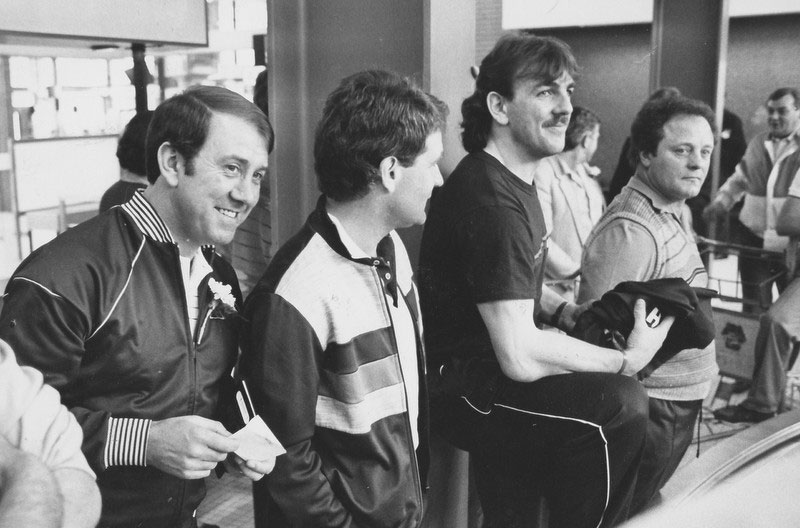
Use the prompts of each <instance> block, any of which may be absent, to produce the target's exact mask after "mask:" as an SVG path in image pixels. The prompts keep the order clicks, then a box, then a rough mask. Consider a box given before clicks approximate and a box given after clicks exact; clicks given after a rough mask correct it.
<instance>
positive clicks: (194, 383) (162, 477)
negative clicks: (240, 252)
mask: <svg viewBox="0 0 800 528" xmlns="http://www.w3.org/2000/svg"><path fill="white" fill-rule="evenodd" d="M273 140H274V137H273V132H272V128H271V126H270V124H269V121H268V120H267V117H266V116H265V115H264V114H263V113H262V112H261V111H260V110H259V109H258V108H257V107H256V106H255V105H253V104H252V103H250V102H249V101H247V100H246V99H244V98H243V97H241V96H239V95H237V94H235V93H233V92H231V91H229V90H226V89H224V88H219V87H211V86H196V87H191V88H189V89H187V90H186V91H185V92H183V93H182V94H179V95H176V96H174V97H172V98H170V99H168V100H167V101H165V102H164V103H163V104H161V105H160V106H159V107H158V108H157V109H156V110H155V112H154V114H153V117H152V121H151V123H150V128H149V132H148V136H147V143H146V151H145V152H146V157H147V160H146V162H147V174H148V179H149V182H150V185H149V187H148V188H147V189H146V190H144V191H143V192H140V193H137V194H136V195H135V196H134V197H133V198H132V199H131V200H130V201H128V202H127V203H125V204H123V205H122V206H120V207H114V208H112V209H110V210H109V211H106V212H105V213H103V214H101V215H99V216H98V217H96V218H94V219H91V220H89V221H87V222H85V223H83V224H81V225H79V226H77V227H74V228H72V229H70V230H68V231H66V232H65V233H63V234H61V235H60V236H58V237H57V238H56V239H55V240H53V241H51V242H50V243H48V244H46V245H44V246H42V247H41V248H39V249H37V250H36V251H34V252H33V253H32V254H31V255H30V256H28V258H26V259H25V260H24V261H23V262H22V264H20V266H19V268H18V269H17V270H16V271H15V272H14V275H13V277H12V278H11V280H10V281H9V283H8V287H7V289H6V293H5V302H4V306H3V309H2V313H0V338H2V339H4V340H5V341H7V342H8V343H9V345H11V347H12V348H13V349H14V351H15V352H16V355H17V359H18V360H19V362H20V363H21V364H23V365H29V366H33V367H35V368H37V369H38V370H40V371H41V372H42V373H43V374H44V379H45V382H46V383H48V384H50V385H52V386H53V387H55V388H56V389H57V390H58V391H59V392H60V393H61V398H62V401H63V403H64V404H65V405H66V406H67V407H68V408H69V410H70V411H71V412H72V413H73V414H74V415H75V416H76V418H77V420H78V423H79V424H80V425H81V427H82V429H83V435H84V441H83V452H84V454H85V455H86V458H87V459H88V461H89V464H90V466H91V468H92V469H93V470H94V472H95V473H96V474H97V478H98V485H99V487H100V492H101V495H102V502H103V508H102V516H101V520H100V526H103V527H123V526H124V527H127V526H147V527H148V528H154V527H164V528H174V527H187V528H188V527H193V526H196V525H197V521H196V518H195V512H196V509H197V507H198V505H199V504H200V502H201V500H202V499H203V497H204V496H205V485H204V480H203V479H204V477H206V476H208V475H209V473H210V471H211V470H212V469H215V467H216V466H217V465H218V464H219V463H220V462H223V461H224V462H225V463H226V467H229V468H230V470H231V471H232V472H234V473H237V474H239V473H243V474H245V475H246V476H248V477H249V478H251V479H253V480H257V479H259V478H260V477H261V476H263V475H264V474H265V473H267V472H269V471H271V470H272V467H273V465H274V462H275V459H274V457H272V458H267V459H266V460H246V461H245V460H243V459H242V458H240V457H238V455H235V453H234V452H235V451H237V450H240V442H239V440H238V439H237V438H231V435H232V433H231V432H230V431H228V430H227V429H226V428H225V427H224V426H223V425H222V424H221V423H220V421H219V420H220V419H221V416H220V407H221V406H220V398H221V397H222V395H223V393H224V392H225V388H224V387H225V384H226V382H227V380H228V379H229V374H230V372H231V369H232V368H233V366H234V363H235V361H236V354H237V339H238V330H239V328H238V327H239V323H240V321H241V318H240V317H238V316H237V315H236V314H235V310H236V309H237V308H239V307H240V305H241V293H240V291H239V286H238V284H237V280H236V275H235V273H234V271H233V268H232V267H231V266H230V265H229V264H228V263H227V262H225V261H224V260H223V259H222V258H221V257H220V256H219V254H217V253H215V252H214V249H213V246H214V245H215V244H217V245H219V244H227V243H229V242H230V241H231V239H232V238H233V234H234V232H235V231H236V228H237V227H238V226H239V224H241V223H242V221H243V220H244V219H245V217H246V216H247V215H248V213H249V212H250V211H251V209H252V208H253V206H254V205H255V203H256V200H257V199H258V194H259V187H260V185H261V181H262V179H263V178H264V175H265V174H266V170H267V156H268V153H269V152H270V151H271V149H272V145H273Z"/></svg>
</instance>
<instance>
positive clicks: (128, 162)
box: [117, 110, 153, 176]
mask: <svg viewBox="0 0 800 528" xmlns="http://www.w3.org/2000/svg"><path fill="white" fill-rule="evenodd" d="M152 117H153V111H152V110H145V111H144V112H139V113H137V114H136V115H135V116H133V117H132V118H131V120H130V121H128V124H127V125H125V130H123V131H122V135H121V136H120V137H119V141H118V142H117V159H118V160H119V166H120V167H122V168H123V169H125V170H128V171H130V172H132V173H134V174H137V175H139V176H145V175H146V174H147V167H146V166H145V156H144V145H145V140H146V139H147V127H148V126H149V125H150V119H151V118H152Z"/></svg>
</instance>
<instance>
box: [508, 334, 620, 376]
mask: <svg viewBox="0 0 800 528" xmlns="http://www.w3.org/2000/svg"><path fill="white" fill-rule="evenodd" d="M526 348H527V350H525V355H526V357H528V358H530V359H531V360H532V363H533V364H535V365H536V366H533V365H532V366H531V368H530V370H531V371H533V372H535V371H536V370H540V371H541V372H542V373H543V374H544V375H547V376H550V375H554V374H564V373H569V372H611V373H613V372H618V371H619V369H620V367H621V366H622V353H621V352H619V351H617V350H612V349H608V348H601V347H598V346H595V345H592V344H590V343H586V342H584V341H580V340H578V339H575V338H572V337H569V336H567V335H565V334H560V333H557V332H544V331H537V332H536V335H535V336H531V337H530V338H529V339H528V340H527V347H526ZM539 377H542V376H536V377H535V378H534V379H538V378H539ZM520 381H533V380H520Z"/></svg>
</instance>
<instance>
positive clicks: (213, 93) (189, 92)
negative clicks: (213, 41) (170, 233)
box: [146, 86, 275, 183]
mask: <svg viewBox="0 0 800 528" xmlns="http://www.w3.org/2000/svg"><path fill="white" fill-rule="evenodd" d="M214 113H219V114H227V115H232V116H234V117H238V118H240V119H243V120H244V121H246V122H248V123H250V124H251V125H253V126H254V127H255V128H256V130H257V131H258V133H259V134H261V136H262V137H263V138H264V142H265V145H266V147H267V152H272V147H273V146H274V144H275V134H274V133H273V131H272V125H270V123H269V119H267V116H266V115H264V112H262V111H261V110H259V108H258V107H257V106H256V105H254V104H253V103H251V102H250V101H248V100H247V99H245V98H244V97H242V96H241V95H239V94H237V93H236V92H232V91H230V90H228V89H227V88H222V87H220V86H191V87H189V88H187V89H186V90H185V91H184V92H183V93H180V94H178V95H175V96H173V97H170V98H169V99H167V100H166V101H164V102H163V103H161V104H160V105H159V106H158V108H156V109H155V111H154V112H153V118H152V120H151V122H150V129H149V130H148V132H147V147H146V156H147V179H148V181H149V182H150V183H154V182H155V181H156V180H157V179H158V177H159V175H160V169H159V167H158V149H159V147H161V145H162V144H164V143H169V144H170V145H172V147H173V148H174V149H175V150H176V151H178V153H179V154H180V155H181V156H183V158H184V159H185V160H186V171H187V172H188V173H189V174H191V173H192V172H193V168H194V163H193V162H194V157H195V156H196V155H197V153H198V152H199V151H200V149H201V148H203V144H204V143H205V142H206V138H207V137H208V129H209V127H210V126H211V118H212V116H213V114H214Z"/></svg>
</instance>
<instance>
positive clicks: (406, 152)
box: [314, 70, 447, 202]
mask: <svg viewBox="0 0 800 528" xmlns="http://www.w3.org/2000/svg"><path fill="white" fill-rule="evenodd" d="M446 117H447V107H446V106H445V104H444V103H443V102H442V101H440V100H439V99H437V98H436V97H434V96H432V95H430V94H428V93H426V92H424V91H423V90H421V89H420V88H417V87H416V86H414V85H413V84H412V83H411V82H410V81H409V80H407V79H404V78H402V77H400V76H399V75H397V74H396V73H392V72H386V71H380V70H369V71H363V72H360V73H356V74H354V75H351V76H349V77H346V78H345V79H343V80H342V81H341V83H339V86H338V87H337V88H336V89H335V90H334V91H333V92H332V93H331V94H330V95H329V96H328V99H327V100H326V101H325V108H324V109H323V111H322V119H321V120H320V122H319V125H318V126H317V131H316V137H315V140H314V169H315V171H316V173H317V183H318V185H319V190H320V191H321V192H322V194H324V195H325V196H326V197H328V198H331V199H333V200H336V201H341V202H345V201H350V200H353V199H356V198H359V197H362V196H365V195H366V194H367V193H368V192H369V186H370V184H371V183H374V182H376V181H378V180H379V178H380V174H379V166H380V163H381V161H382V160H383V159H384V158H387V157H390V156H394V157H395V158H397V160H398V161H399V162H400V164H401V165H402V166H404V167H408V166H410V165H412V164H413V163H414V160H416V158H417V157H418V156H419V155H420V154H421V153H422V151H423V150H424V149H425V142H426V140H427V139H428V136H430V135H431V134H432V133H434V132H436V131H437V130H442V129H443V128H444V124H445V119H446Z"/></svg>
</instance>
